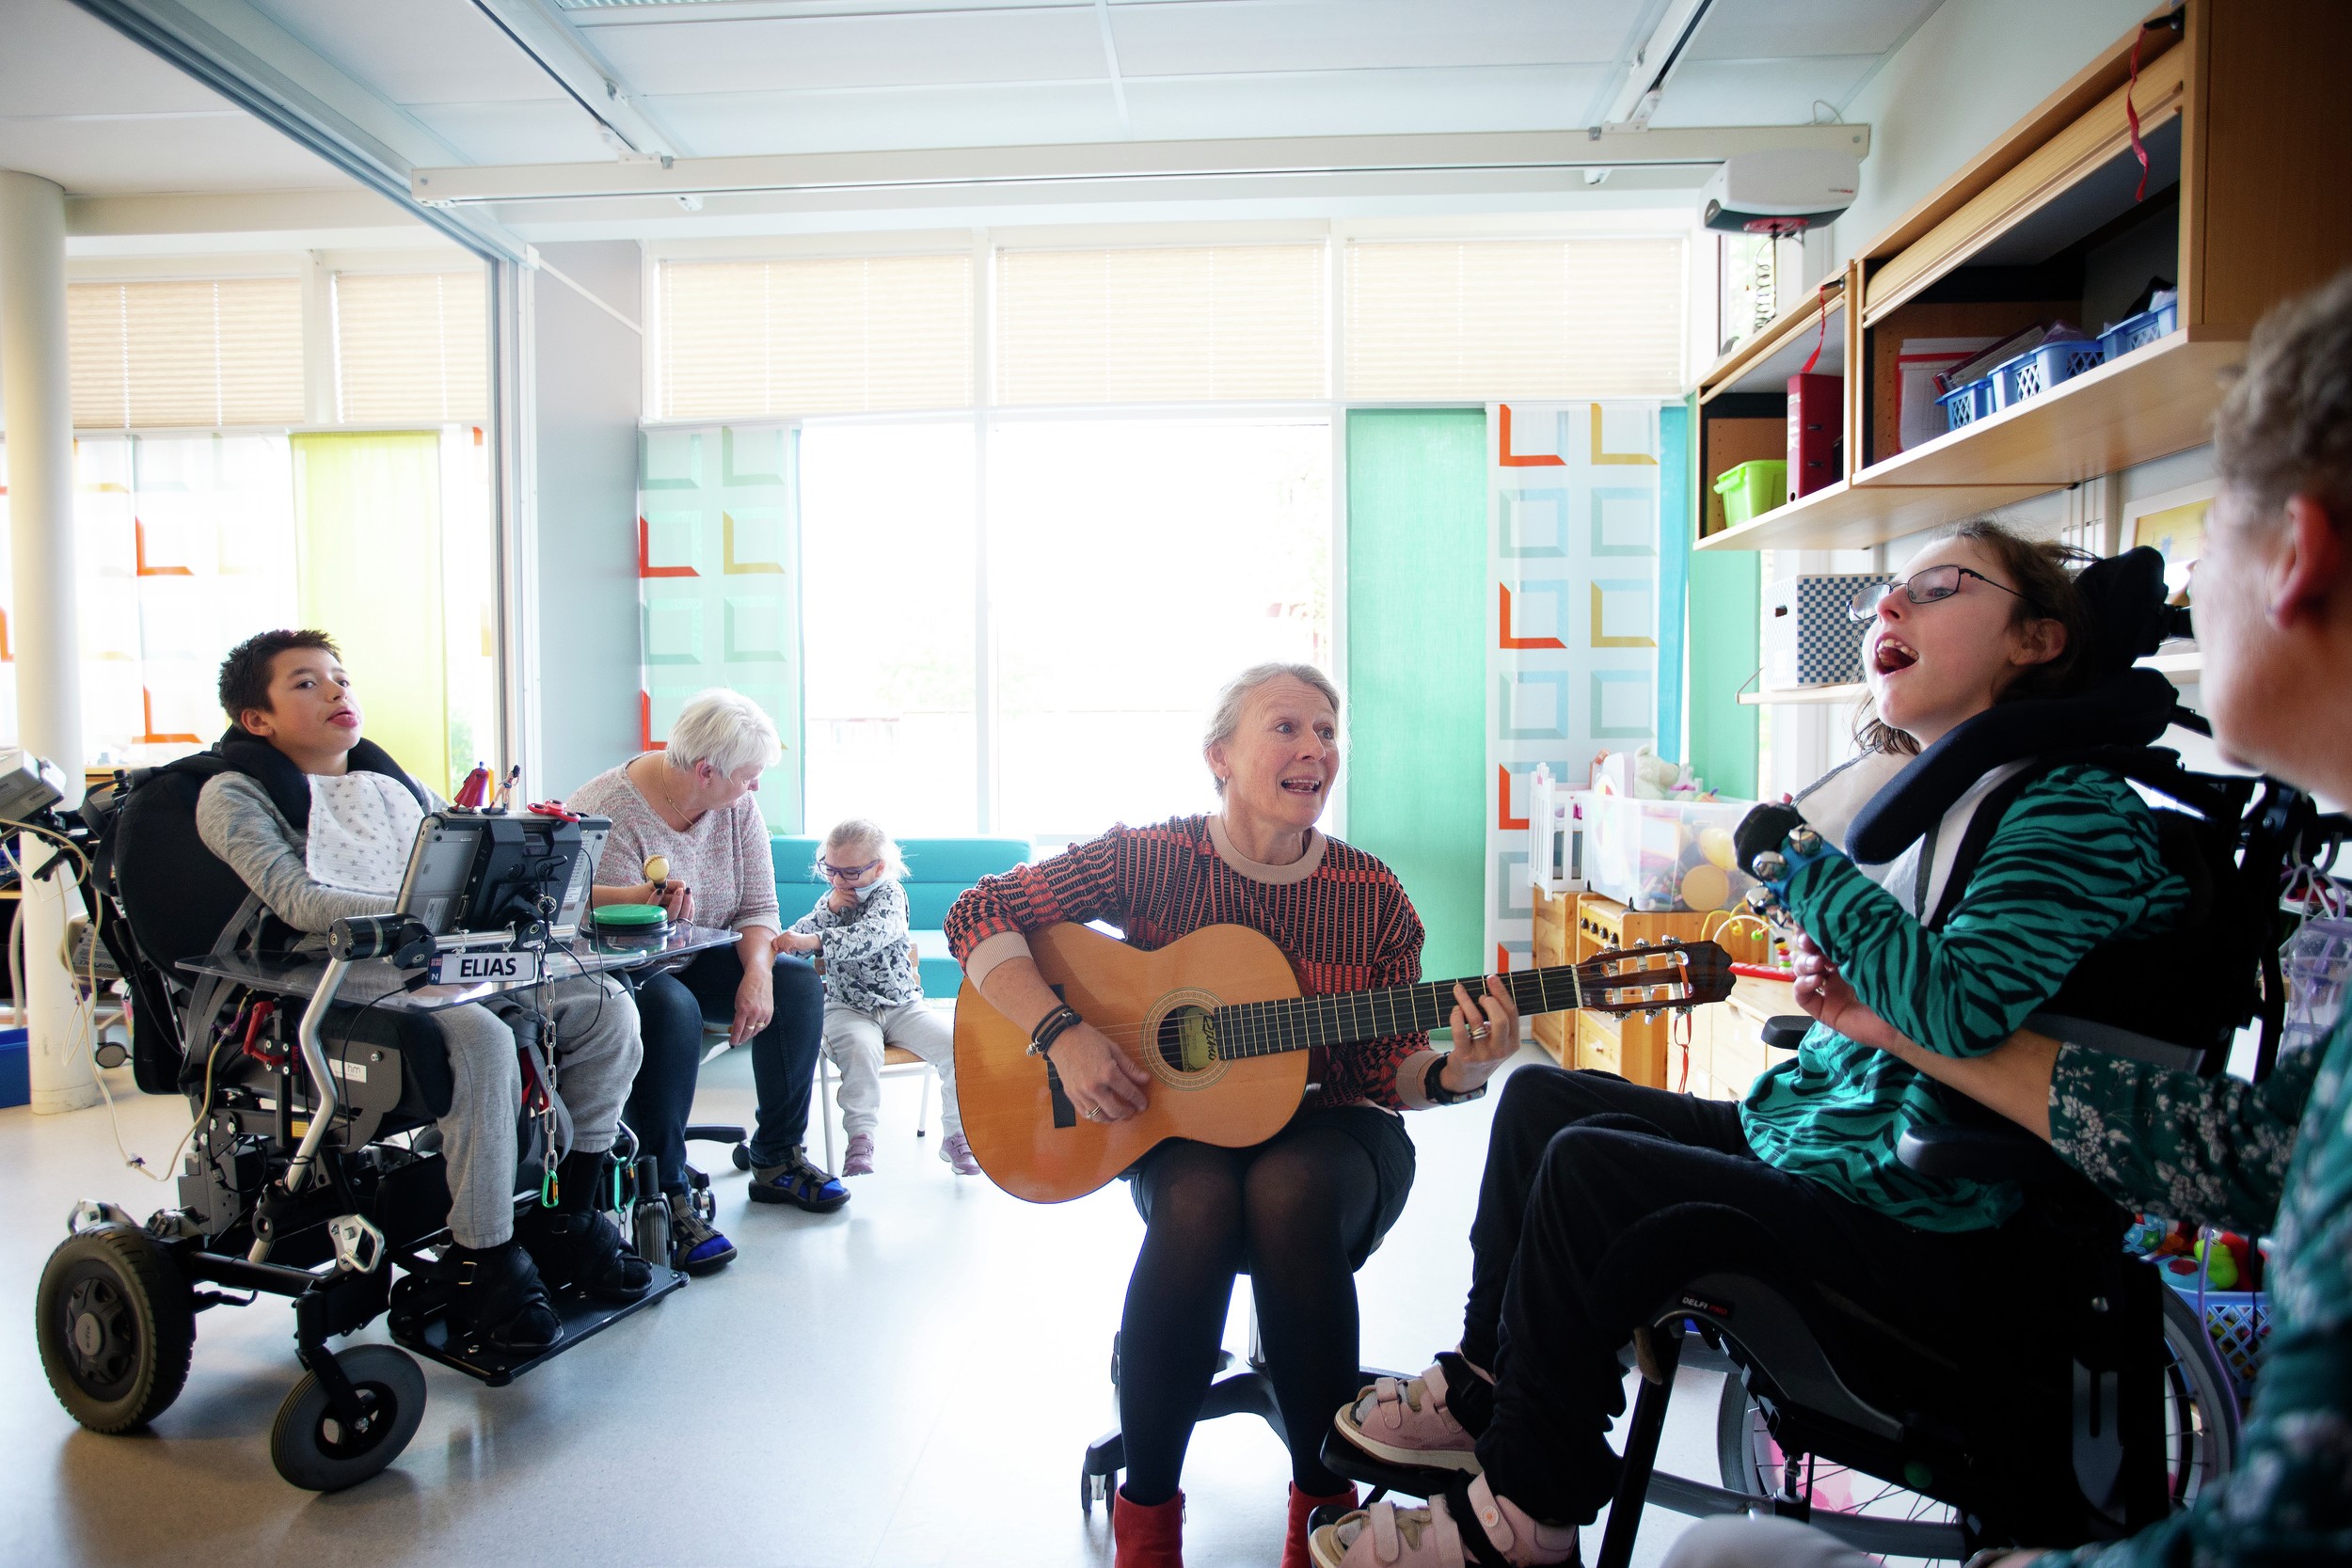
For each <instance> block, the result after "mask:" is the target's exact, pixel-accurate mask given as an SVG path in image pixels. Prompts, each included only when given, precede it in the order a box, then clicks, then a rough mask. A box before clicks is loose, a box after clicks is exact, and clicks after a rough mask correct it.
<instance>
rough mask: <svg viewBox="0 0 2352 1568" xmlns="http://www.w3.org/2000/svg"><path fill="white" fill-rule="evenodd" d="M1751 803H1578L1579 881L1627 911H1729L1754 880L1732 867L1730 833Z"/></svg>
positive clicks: (1607, 796)
mask: <svg viewBox="0 0 2352 1568" xmlns="http://www.w3.org/2000/svg"><path fill="white" fill-rule="evenodd" d="M1755 804H1756V802H1755V801H1753V800H1636V799H1634V798H1632V797H1630V796H1626V795H1615V794H1611V793H1609V792H1608V791H1606V790H1597V791H1595V792H1594V794H1593V796H1592V798H1591V799H1590V800H1586V801H1585V802H1584V878H1585V880H1586V882H1587V883H1588V884H1589V885H1590V886H1591V887H1592V889H1593V891H1595V892H1596V893H1598V894H1600V895H1603V896H1605V897H1609V898H1614V899H1616V900H1617V901H1618V902H1619V903H1621V904H1623V905H1625V907H1626V908H1628V909H1629V910H1645V911H1689V910H1699V911H1705V910H1729V909H1737V908H1738V907H1739V906H1740V900H1741V899H1743V898H1745V897H1746V896H1747V892H1748V889H1749V888H1751V887H1753V886H1755V885H1756V884H1755V879H1752V878H1751V877H1749V876H1748V875H1747V873H1745V872H1743V871H1740V870H1738V869H1737V868H1735V867H1734V866H1733V864H1732V844H1731V834H1732V830H1734V829H1736V828H1737V827H1739V826H1740V818H1741V817H1743V816H1747V814H1748V809H1749V808H1750V807H1751V806H1753V805H1755Z"/></svg>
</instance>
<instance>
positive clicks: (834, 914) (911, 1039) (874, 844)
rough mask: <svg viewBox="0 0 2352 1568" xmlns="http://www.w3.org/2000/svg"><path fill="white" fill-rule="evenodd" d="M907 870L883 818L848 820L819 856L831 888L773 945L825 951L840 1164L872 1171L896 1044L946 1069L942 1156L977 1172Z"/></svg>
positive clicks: (849, 1170)
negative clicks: (926, 982)
mask: <svg viewBox="0 0 2352 1568" xmlns="http://www.w3.org/2000/svg"><path fill="white" fill-rule="evenodd" d="M906 874H907V867H906V862H905V861H904V860H903V859H901V858H900V857H899V854H898V845H897V844H896V843H894V842H893V841H892V840H891V837H890V835H889V834H887V833H885V832H882V829H881V828H880V827H879V826H877V825H876V824H874V823H872V822H868V821H866V819H865V818H864V817H860V816H853V817H851V818H850V820H849V821H847V822H844V823H841V824H840V825H839V826H837V827H835V828H834V830H833V832H830V833H827V834H826V835H825V844H824V847H823V848H822V849H821V850H820V851H819V852H818V856H817V879H818V881H820V882H823V883H824V884H825V888H826V891H825V894H824V895H823V896H822V897H820V898H818V900H817V907H816V908H815V909H813V910H811V911H809V912H808V913H806V914H804V915H803V916H801V918H800V919H798V920H796V921H794V922H793V923H792V925H791V927H789V928H788V929H787V930H785V931H783V932H781V933H780V934H778V936H777V937H776V951H777V952H779V953H799V954H803V955H806V956H810V957H819V956H821V957H822V958H823V959H824V970H825V1054H826V1055H828V1056H830V1057H832V1058H833V1065H834V1069H836V1070H838V1071H839V1072H840V1074H841V1088H840V1091H839V1094H840V1101H841V1125H842V1127H843V1128H844V1129H845V1130H847V1132H849V1134H850V1147H849V1148H848V1149H847V1150H846V1151H845V1152H844V1153H843V1155H842V1158H841V1174H842V1175H844V1176H871V1175H873V1174H874V1129H875V1128H877V1127H879V1126H880V1125H882V1118H881V1116H880V1115H879V1113H880V1112H881V1110H882V1048H883V1047H884V1046H889V1045H895V1046H898V1048H899V1049H900V1050H902V1051H912V1052H914V1053H915V1054H916V1055H917V1056H920V1057H922V1058H923V1060H924V1061H926V1062H929V1063H930V1065H931V1067H932V1069H934V1070H936V1071H937V1072H938V1074H939V1130H940V1132H941V1133H942V1134H943V1136H942V1137H941V1139H940V1144H939V1157H940V1158H941V1159H943V1160H945V1161H946V1162H947V1164H950V1165H952V1166H954V1167H955V1172H956V1174H957V1175H958V1176H977V1175H979V1174H980V1164H979V1162H978V1161H977V1160H975V1159H974V1158H972V1146H971V1145H970V1144H968V1143H965V1142H964V1141H963V1117H961V1115H959V1114H958V1113H957V1110H956V1039H955V1031H954V1029H953V1028H952V1027H951V1026H950V1024H949V1022H948V1017H947V1015H946V1014H945V1013H936V1012H933V1011H931V1010H930V1008H929V1007H926V1006H924V1005H923V978H922V974H921V972H920V971H919V970H917V969H916V967H915V962H914V942H913V941H912V940H911V939H910V938H909V937H908V936H907V894H906V889H904V888H902V887H900V886H899V885H898V882H899V879H901V878H903V877H904V876H905V875H906Z"/></svg>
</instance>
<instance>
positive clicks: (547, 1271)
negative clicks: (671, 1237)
mask: <svg viewBox="0 0 2352 1568" xmlns="http://www.w3.org/2000/svg"><path fill="white" fill-rule="evenodd" d="M515 1239H516V1241H518V1242H520V1243H522V1244H523V1245H524V1246H526V1247H528V1248H530V1249H531V1256H532V1259H535V1260H536V1261H537V1262H538V1265H539V1269H540V1272H541V1273H542V1274H544V1275H546V1276H547V1277H548V1279H549V1280H550V1281H552V1282H553V1284H554V1285H555V1287H556V1289H558V1290H562V1289H563V1288H564V1287H565V1286H567V1285H577V1286H579V1287H580V1289H581V1290H583V1291H587V1292H588V1293H589V1294H590V1295H592V1296H594V1297H596V1299H597V1300H598V1301H608V1302H612V1304H614V1305H615V1306H626V1305H628V1303H629V1302H632V1301H635V1300H637V1299H638V1298H639V1297H641V1296H643V1295H644V1293H645V1292H646V1291H650V1290H652V1289H653V1266H652V1265H651V1264H649V1263H647V1262H646V1261H645V1260H644V1259H643V1258H640V1257H638V1256H637V1254H636V1253H635V1252H634V1251H632V1250H631V1249H630V1247H629V1244H628V1243H627V1242H626V1241H623V1240H622V1239H621V1227H619V1226H617V1225H614V1224H613V1223H612V1215H610V1214H583V1213H561V1212H550V1211H548V1210H546V1209H534V1210H532V1212H530V1213H528V1214H525V1215H524V1216H522V1217H521V1218H520V1219H518V1220H516V1222H515Z"/></svg>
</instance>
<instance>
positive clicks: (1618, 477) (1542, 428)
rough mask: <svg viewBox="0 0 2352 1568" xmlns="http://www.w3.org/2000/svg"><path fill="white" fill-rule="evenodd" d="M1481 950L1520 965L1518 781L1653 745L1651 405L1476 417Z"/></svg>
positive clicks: (1654, 428) (1522, 409)
mask: <svg viewBox="0 0 2352 1568" xmlns="http://www.w3.org/2000/svg"><path fill="white" fill-rule="evenodd" d="M1486 435H1487V448H1486V450H1487V453H1488V459H1489V461H1488V467H1487V498H1488V518H1489V523H1490V526H1489V529H1488V531H1487V563H1488V567H1489V569H1490V571H1491V573H1492V576H1493V579H1494V587H1493V592H1492V594H1491V596H1490V598H1489V600H1488V604H1489V610H1488V614H1489V615H1490V616H1491V617H1492V619H1491V620H1490V622H1489V623H1488V635H1487V639H1486V649H1487V653H1486V664H1487V683H1486V685H1487V694H1488V695H1487V710H1486V772H1487V777H1488V778H1490V779H1491V780H1493V781H1494V794H1493V796H1492V804H1491V805H1490V807H1489V808H1488V809H1489V813H1490V815H1489V816H1488V817H1487V820H1486V834H1487V857H1486V941H1487V945H1488V950H1489V951H1491V952H1492V953H1493V954H1494V959H1495V967H1496V968H1497V969H1498V970H1509V969H1511V968H1513V967H1518V968H1525V967H1526V966H1527V961H1528V957H1529V955H1530V954H1531V953H1532V952H1533V949H1534V943H1533V933H1532V931H1531V929H1530V920H1531V917H1532V915H1533V913H1534V909H1533V906H1532V904H1531V902H1530V895H1529V891H1528V883H1527V876H1528V873H1527V841H1526V836H1525V835H1526V829H1527V815H1526V814H1527V780H1528V776H1529V775H1530V774H1531V773H1533V772H1534V770H1535V766H1536V765H1537V764H1538V763H1549V765H1550V767H1551V772H1552V776H1553V777H1554V778H1562V779H1567V780H1571V781H1578V782H1581V780H1582V779H1583V778H1584V777H1585V775H1586V773H1587V772H1588V771H1589V770H1590V768H1591V767H1592V764H1593V759H1594V758H1595V757H1596V756H1597V755H1599V754H1600V753H1601V752H1618V751H1626V750H1629V749H1631V748H1634V747H1638V746H1640V745H1642V744H1643V743H1644V742H1645V741H1653V740H1654V739H1655V738H1656V735H1657V729H1656V726H1657V712H1658V708H1657V698H1656V686H1657V680H1658V597H1659V594H1658V564H1659V562H1658V540H1659V477H1660V466H1659V456H1660V444H1659V405H1658V404H1654V403H1507V404H1504V403H1498V404H1489V405H1488V407H1487V410H1486Z"/></svg>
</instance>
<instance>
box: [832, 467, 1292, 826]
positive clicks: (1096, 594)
mask: <svg viewBox="0 0 2352 1568" xmlns="http://www.w3.org/2000/svg"><path fill="white" fill-rule="evenodd" d="M1330 488H1331V427H1330V424H1329V422H1328V421H1327V420H1292V421H1282V422H1270V421H1269V422H1250V423H1239V422H1234V423H1228V422H1224V421H1215V422H1212V421H1208V420H1166V421H1161V420H1086V421H1082V422H1081V421H1072V422H1067V423H1064V422H1054V423H1024V422H1012V421H1006V422H1002V423H999V424H998V425H997V426H996V427H995V428H994V429H993V431H992V432H991V433H990V436H989V502H988V511H989V556H990V576H991V578H992V582H993V593H992V605H993V611H992V613H993V625H994V627H995V644H996V649H997V660H998V663H997V682H996V684H997V714H996V736H997V744H996V752H997V757H998V762H997V777H998V779H999V781H1000V791H1001V798H1000V800H998V802H997V806H996V812H995V818H996V821H997V823H998V824H1000V825H1001V826H1002V827H1004V828H1005V829H1007V830H1008V831H1009V832H1018V833H1028V834H1032V835H1034V836H1037V837H1040V838H1046V839H1052V838H1068V837H1083V836H1088V835H1091V834H1094V833H1098V832H1102V831H1103V830H1104V829H1105V828H1107V827H1109V826H1110V825H1111V824H1112V823H1113V822H1115V821H1123V822H1128V823H1137V822H1149V821H1152V820H1154V819H1155V818H1160V817H1165V816H1173V815H1176V814H1178V813H1181V812H1191V811H1206V810H1210V809H1213V808H1214V806H1215V803H1216V795H1215V792H1214V791H1213V790H1212V788H1211V786H1210V783H1209V772H1208V767H1207V765H1206V764H1205V763H1203V762H1202V761H1201V760H1200V735H1201V730H1202V728H1203V726H1204V724H1205V722H1206V721H1207V718H1208V713H1209V709H1210V707H1211V705H1212V704H1213V703H1214V702H1215V701H1216V692H1217V689H1219V688H1220V687H1222V686H1223V685H1224V684H1225V682H1226V681H1227V680H1228V679H1230V678H1231V677H1232V676H1233V675H1234V674H1236V673H1239V672H1240V671H1242V670H1243V669H1245V668H1247V667H1248V666H1249V665H1251V664H1255V663H1257V662H1259V661H1261V660H1263V659H1270V658H1279V659H1295V660H1300V661H1303V662H1308V663H1312V664H1317V665H1320V666H1322V667H1323V668H1325V669H1329V668H1330V667H1331V612H1330V582H1331V571H1330V543H1331V503H1330ZM813 586H814V584H813V583H812V587H813Z"/></svg>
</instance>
